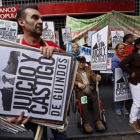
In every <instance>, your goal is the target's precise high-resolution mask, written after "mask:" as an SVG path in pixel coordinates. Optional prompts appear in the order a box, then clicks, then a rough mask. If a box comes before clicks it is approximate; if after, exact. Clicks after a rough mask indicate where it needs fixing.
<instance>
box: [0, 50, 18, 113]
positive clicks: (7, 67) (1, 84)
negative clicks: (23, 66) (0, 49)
mask: <svg viewBox="0 0 140 140" xmlns="http://www.w3.org/2000/svg"><path fill="white" fill-rule="evenodd" d="M19 56H20V52H17V51H7V52H5V53H3V54H1V58H2V62H1V63H3V65H2V66H3V67H2V66H1V67H0V94H1V97H2V98H0V99H2V101H1V103H2V106H1V107H2V108H3V110H5V111H11V103H12V97H13V88H14V84H15V77H16V76H15V75H16V72H17V66H18V63H19ZM7 97H8V98H7Z"/></svg>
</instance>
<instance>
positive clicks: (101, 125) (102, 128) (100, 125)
mask: <svg viewBox="0 0 140 140" xmlns="http://www.w3.org/2000/svg"><path fill="white" fill-rule="evenodd" d="M96 126H97V128H98V130H99V131H101V130H105V126H104V125H103V124H102V121H97V122H96Z"/></svg>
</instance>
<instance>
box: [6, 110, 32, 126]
mask: <svg viewBox="0 0 140 140" xmlns="http://www.w3.org/2000/svg"><path fill="white" fill-rule="evenodd" d="M23 117H24V111H23V112H21V114H20V116H19V117H18V118H16V117H7V121H8V122H10V123H14V124H16V125H19V124H26V123H27V122H28V121H29V120H30V119H31V117H27V118H26V119H23Z"/></svg>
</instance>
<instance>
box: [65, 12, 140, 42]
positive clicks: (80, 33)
mask: <svg viewBox="0 0 140 140" xmlns="http://www.w3.org/2000/svg"><path fill="white" fill-rule="evenodd" d="M106 25H109V38H108V39H109V40H108V41H109V42H108V43H109V44H111V42H112V39H111V31H124V34H129V33H131V34H133V35H134V36H135V37H136V38H138V37H139V36H140V30H139V29H140V17H139V16H130V15H126V14H123V13H119V12H116V11H112V12H108V13H105V14H103V15H101V16H98V17H96V18H92V19H76V18H73V17H70V16H67V17H66V27H70V28H71V34H72V41H76V39H78V38H80V39H82V38H85V37H86V38H87V37H88V36H87V34H88V31H99V30H100V29H102V28H103V27H104V26H106ZM85 40H86V39H85ZM85 43H86V42H85Z"/></svg>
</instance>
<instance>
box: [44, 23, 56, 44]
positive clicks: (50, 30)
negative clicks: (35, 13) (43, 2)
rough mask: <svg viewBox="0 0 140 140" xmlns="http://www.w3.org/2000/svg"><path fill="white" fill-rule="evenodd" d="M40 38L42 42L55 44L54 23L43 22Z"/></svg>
mask: <svg viewBox="0 0 140 140" xmlns="http://www.w3.org/2000/svg"><path fill="white" fill-rule="evenodd" d="M42 38H43V39H44V40H48V41H53V42H54V43H55V31H54V22H52V21H44V22H43V32H42Z"/></svg>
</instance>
